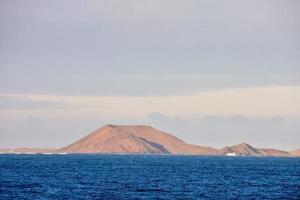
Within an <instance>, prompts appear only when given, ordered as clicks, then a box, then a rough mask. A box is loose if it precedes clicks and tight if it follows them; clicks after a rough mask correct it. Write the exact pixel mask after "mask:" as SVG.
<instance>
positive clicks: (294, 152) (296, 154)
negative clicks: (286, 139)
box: [290, 149, 300, 156]
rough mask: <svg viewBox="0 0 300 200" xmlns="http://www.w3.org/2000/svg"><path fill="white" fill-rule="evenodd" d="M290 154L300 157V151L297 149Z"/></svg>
mask: <svg viewBox="0 0 300 200" xmlns="http://www.w3.org/2000/svg"><path fill="white" fill-rule="evenodd" d="M290 153H291V154H292V155H294V156H300V149H296V150H294V151H291V152H290Z"/></svg>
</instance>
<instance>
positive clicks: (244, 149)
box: [220, 143, 291, 156]
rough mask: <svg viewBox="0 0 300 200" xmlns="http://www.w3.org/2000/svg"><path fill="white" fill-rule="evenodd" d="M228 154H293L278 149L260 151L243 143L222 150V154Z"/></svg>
mask: <svg viewBox="0 0 300 200" xmlns="http://www.w3.org/2000/svg"><path fill="white" fill-rule="evenodd" d="M228 153H234V154H236V155H245V156H291V154H290V153H289V152H286V151H281V150H277V149H259V148H255V147H253V146H251V145H249V144H247V143H241V144H237V145H234V146H231V147H224V148H222V149H220V154H223V155H226V154H228Z"/></svg>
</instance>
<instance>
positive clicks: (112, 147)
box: [58, 125, 218, 155]
mask: <svg viewBox="0 0 300 200" xmlns="http://www.w3.org/2000/svg"><path fill="white" fill-rule="evenodd" d="M58 152H66V153H157V154H205V155H216V154H218V150H217V149H214V148H211V147H205V146H197V145H191V144H187V143H185V142H184V141H182V140H180V139H178V138H177V137H174V136H173V135H171V134H169V133H166V132H163V131H160V130H158V129H155V128H153V127H150V126H142V125H135V126H127V125H106V126H104V127H102V128H100V129H98V130H96V131H94V132H92V133H91V134H89V135H87V136H86V137H84V138H82V139H80V140H78V141H76V142H74V143H72V144H70V145H68V146H66V147H63V148H61V149H59V150H58Z"/></svg>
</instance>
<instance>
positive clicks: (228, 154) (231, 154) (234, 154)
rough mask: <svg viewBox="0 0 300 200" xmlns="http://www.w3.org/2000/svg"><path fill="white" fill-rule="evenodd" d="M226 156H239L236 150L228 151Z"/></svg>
mask: <svg viewBox="0 0 300 200" xmlns="http://www.w3.org/2000/svg"><path fill="white" fill-rule="evenodd" d="M226 156H237V155H236V153H235V152H232V153H226Z"/></svg>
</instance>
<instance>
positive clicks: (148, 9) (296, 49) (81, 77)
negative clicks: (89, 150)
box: [0, 0, 300, 149]
mask: <svg viewBox="0 0 300 200" xmlns="http://www.w3.org/2000/svg"><path fill="white" fill-rule="evenodd" d="M299 10H300V1H297V0H263V1H261V0H242V1H233V0H230V1H223V0H222V1H220V0H218V1H217V0H215V1H214V0H213V1H211V0H207V1H201V0H180V1H179V0H153V1H148V0H128V1H124V0H107V1H104V0H100V1H78V0H75V1H67V0H53V1H36V0H28V1H20V0H16V1H10V0H2V1H0V27H1V29H0V95H1V96H0V118H1V121H2V122H5V123H1V124H0V137H2V138H1V140H0V147H7V146H39V144H41V145H42V146H55V147H56V146H60V145H64V144H68V143H69V142H71V141H73V140H74V139H76V138H79V137H80V136H83V135H85V134H87V133H88V132H89V131H91V130H92V129H93V128H97V127H99V126H102V125H103V124H104V123H123V124H124V123H131V124H137V123H148V124H151V125H153V126H158V127H161V128H163V129H166V130H169V131H172V133H174V134H175V135H177V136H180V137H181V138H182V139H184V140H187V141H189V142H193V143H197V144H203V145H211V146H217V147H220V146H222V145H226V144H234V143H236V142H239V141H240V142H249V143H250V142H251V143H252V144H253V145H261V146H266V147H279V148H285V149H293V148H296V147H300V142H296V141H297V140H298V141H300V136H299V134H300V133H299V131H300V128H299V126H298V125H297V123H296V122H300V120H299V121H297V120H298V119H299V114H300V110H299V106H298V105H299V103H297V100H298V97H299V95H298V94H299V87H298V86H299V85H300V36H299V35H300V12H299ZM280 87H282V88H283V89H282V88H280ZM248 88H252V89H250V90H251V91H252V93H251V94H248V93H247V94H246V93H245V91H247V90H248ZM263 88H267V90H268V93H266V94H270V95H265V96H266V97H264V98H263V99H259V97H260V96H261V95H259V94H261V92H262V91H264V90H261V89H263ZM228 90H234V93H236V95H235V98H234V99H230V100H229V99H228V96H229V95H230V94H231V93H230V92H226V91H228ZM240 90H242V92H241V91H240ZM218 91H225V92H224V94H223V93H222V94H221V93H218ZM205 92H212V93H213V94H206V93H205ZM199 93H201V94H199ZM295 93H297V94H295ZM198 94H199V95H200V96H197V95H198ZM255 94H256V95H255ZM281 94H284V95H281ZM294 94H295V95H294ZM186 95H187V96H188V97H187V98H186V99H184V97H185V96H186ZM276 95H277V96H276ZM77 96H82V97H83V98H82V99H80V100H77V99H76V97H77ZM103 96H105V97H119V101H122V102H125V103H124V105H125V107H127V106H126V102H127V104H128V108H130V109H131V110H130V109H128V110H126V109H124V110H122V109H121V110H122V111H119V112H118V111H116V109H114V108H115V107H117V106H118V104H119V103H118V101H116V100H115V99H113V101H111V103H107V101H106V100H103V99H101V101H100V100H99V101H98V102H99V103H98V104H97V105H96V104H95V101H96V100H97V98H100V97H103ZM176 96H180V98H183V99H181V100H180V101H179V100H178V101H177V100H176V102H175V101H174V100H173V99H174V97H176ZM196 96H197V97H196ZM207 96H209V97H207ZM240 96H241V97H244V99H246V97H247V98H248V99H249V98H250V100H249V102H248V103H249V104H243V105H239V106H240V107H238V108H237V107H235V105H229V104H226V103H225V104H224V106H223V107H222V105H221V106H220V107H219V105H220V104H219V103H218V101H217V99H220V98H224V99H227V100H228V101H233V102H239V101H241V100H238V99H239V97H240ZM254 96H255V97H254ZM267 96H272V97H273V96H274V98H273V100H274V102H275V103H271V104H272V106H273V107H272V106H270V107H269V108H268V109H265V110H264V109H262V108H264V107H267V106H268V102H269V99H268V98H267ZM281 96H284V99H281V100H280V101H277V99H278V98H279V97H281ZM48 97H49V98H48ZM85 97H86V98H85ZM123 97H124V98H125V97H126V99H122V98H123ZM131 97H132V98H133V99H131ZM144 97H149V99H146V100H145V99H143V98H144ZM163 97H170V99H168V100H166V99H163ZM206 97H207V98H206ZM275 97H276V98H275ZM277 97H278V98H277ZM70 98H72V100H70ZM128 98H129V99H128ZM156 98H161V99H158V100H157V99H156ZM193 98H194V99H197V98H198V99H199V98H200V99H203V98H204V99H205V100H203V101H202V102H199V104H201V105H195V109H194V110H193V109H192V107H190V105H188V104H190V103H191V102H193V103H194V102H196V100H191V99H193ZM252 98H253V101H252ZM242 99H243V98H242ZM123 100H124V101H123ZM214 100H216V101H214ZM142 101H143V102H144V101H149V102H148V103H149V109H142V107H143V102H142ZM276 101H277V102H276ZM178 102H179V103H180V105H177V106H176V103H178ZM209 102H215V103H211V104H209ZM276 103H277V104H276ZM250 104H251V105H250ZM122 105H123V104H122ZM134 105H136V109H137V110H141V111H140V112H138V111H132V108H134ZM151 105H152V107H151ZM170 105H172V106H173V107H172V106H170ZM185 105H186V106H185ZM248 105H249V109H248V110H247V109H243V107H248ZM92 106H96V107H97V109H95V111H94V112H93V111H91V110H92V109H90V108H91V107H92ZM139 106H140V107H139ZM225 107H227V108H230V109H232V112H229V111H228V110H226V108H225ZM110 108H111V110H113V114H111V113H110ZM150 108H151V109H150ZM152 108H153V109H152ZM172 108H173V111H172ZM279 108H280V109H279ZM76 109H77V110H80V111H81V113H82V114H81V115H80V116H78V115H77V114H78V113H80V112H79V111H78V112H77V111H76V113H77V114H76V115H74V113H73V111H74V110H76ZM70 110H72V112H71V111H70ZM256 110H257V112H256ZM293 110H294V111H293ZM251 111H253V112H251ZM271 111H272V112H271ZM60 112H62V113H66V115H64V114H61V113H60ZM68 113H70V114H69V115H68ZM151 113H157V115H153V114H151ZM158 114H159V115H158ZM149 116H152V118H149ZM153 116H154V118H153ZM161 116H164V117H165V118H166V119H168V120H161V121H159V120H157V119H161V118H160V117H161ZM195 116H196V117H195ZM197 116H202V117H197ZM205 116H206V117H207V116H214V117H215V118H216V119H220V120H221V121H222V120H223V121H222V122H219V121H218V123H221V124H222V125H220V124H218V123H217V125H216V126H217V127H212V126H211V125H210V124H211V121H207V120H206V117H205ZM236 116H238V117H236ZM239 117H240V118H239ZM174 118H175V119H180V120H179V121H177V120H174ZM215 118H214V119H215ZM253 118H255V120H251V119H253ZM274 118H275V119H280V120H281V122H282V123H278V122H277V121H276V120H275V122H274V121H273V120H272V119H274ZM149 119H151V120H150V121H149ZM41 120H42V122H43V123H39V121H41ZM240 120H242V121H243V120H244V121H243V122H241V121H240ZM249 120H250V122H249ZM295 120H296V122H295ZM78 121H80V123H79V122H78ZM183 121H184V122H183ZM195 121H196V122H195ZM62 122H66V123H62ZM96 122H97V123H96ZM179 122H180V123H179ZM235 124H236V125H237V126H236V128H234V127H235ZM187 126H188V127H189V128H187V130H189V131H187V132H184V131H183V130H185V129H183V127H187ZM273 126H274V127H277V126H280V127H279V128H278V127H277V128H275V129H274V128H273ZM21 127H22V131H20V130H19V129H20V128H21ZM74 127H76V128H74ZM248 127H251V133H250V131H249V132H247V134H246V135H245V130H248ZM45 129H47V130H45ZM206 132H207V134H206ZM211 132H213V133H215V134H217V135H218V134H220V133H219V132H222V134H221V135H218V140H213V139H212V138H211V137H210V136H209V135H211ZM271 132H272V134H273V140H274V141H272V139H271V141H267V138H270V134H271ZM283 135H284V136H285V137H284V138H285V139H282V137H283ZM58 136H60V137H61V138H63V139H61V138H59V137H58ZM258 136H259V137H258ZM33 137H34V138H36V139H35V141H34V142H33V141H32V138H33ZM205 138H206V139H205Z"/></svg>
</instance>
